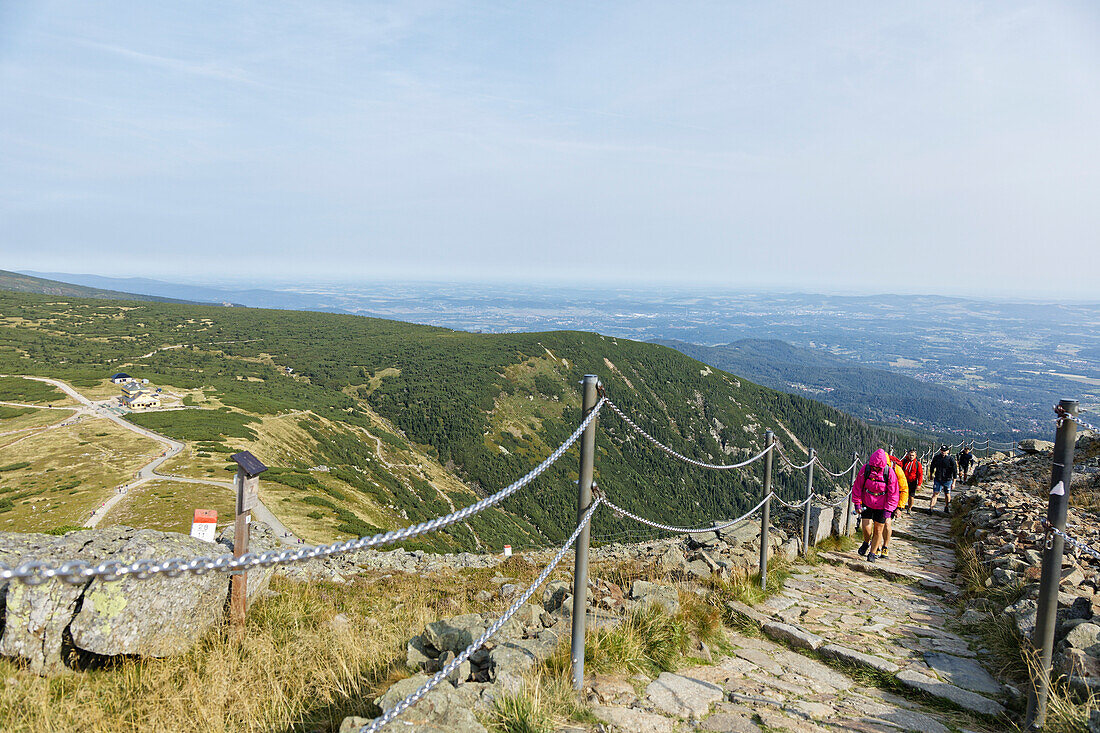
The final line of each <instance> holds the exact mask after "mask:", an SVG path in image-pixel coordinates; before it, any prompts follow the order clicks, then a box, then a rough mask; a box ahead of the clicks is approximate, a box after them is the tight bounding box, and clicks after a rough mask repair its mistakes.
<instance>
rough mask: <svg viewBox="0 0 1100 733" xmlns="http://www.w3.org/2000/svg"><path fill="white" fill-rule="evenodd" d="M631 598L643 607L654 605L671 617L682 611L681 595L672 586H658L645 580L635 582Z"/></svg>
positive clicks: (631, 589)
mask: <svg viewBox="0 0 1100 733" xmlns="http://www.w3.org/2000/svg"><path fill="white" fill-rule="evenodd" d="M630 597H631V598H633V599H634V600H635V601H638V602H639V604H641V605H646V604H649V603H654V604H656V605H658V606H660V607H661V608H663V609H664V610H665V611H666V612H667V613H668V614H669V615H670V616H672V615H675V614H676V613H677V612H678V611H679V610H680V593H679V592H678V591H677V590H676V589H675V588H673V587H672V586H670V585H658V584H657V583H649V582H646V581H644V580H635V581H634V585H633V586H631V588H630Z"/></svg>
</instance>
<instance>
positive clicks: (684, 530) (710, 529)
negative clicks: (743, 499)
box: [604, 492, 775, 534]
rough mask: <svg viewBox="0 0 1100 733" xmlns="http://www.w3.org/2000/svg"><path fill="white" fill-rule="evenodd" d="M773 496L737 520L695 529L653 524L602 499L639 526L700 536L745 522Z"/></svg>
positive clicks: (605, 498)
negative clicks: (644, 525)
mask: <svg viewBox="0 0 1100 733" xmlns="http://www.w3.org/2000/svg"><path fill="white" fill-rule="evenodd" d="M773 496H775V492H772V493H770V494H768V495H767V496H765V497H764V498H763V499H762V500H761V501H760V503H759V504H757V505H756V506H754V507H753V508H752V509H750V510H748V511H747V512H745V513H744V514H742V515H741V516H740V517H738V518H737V519H734V520H733V521H731V522H726V523H725V524H716V525H714V526H713V527H695V528H691V527H673V526H672V525H670V524H661V523H659V522H654V521H652V520H649V519H645V518H644V517H639V516H638V515H637V514H634V513H633V512H628V511H627V510H626V509H623V508H622V507H619V506H615V505H614V504H612V503H611V500H610V499H608V498H607V497H604V503H605V504H607V506H608V507H610V508H611V510H612V511H615V512H618V513H619V514H621V515H623V516H624V517H629V518H630V519H633V520H634V521H635V522H639V523H640V524H646V525H649V526H650V527H653V528H655V529H663V530H665V531H666V532H677V533H679V534H702V533H704V532H717V531H718V530H722V529H726V528H728V527H732V526H733V525H735V524H739V523H740V522H743V521H745V520H746V519H748V518H749V517H751V516H752V515H753V514H755V513H756V510H757V509H759V508H760V507H762V506H764V503H765V502H766V501H767V500H768V499H770V498H772V497H773Z"/></svg>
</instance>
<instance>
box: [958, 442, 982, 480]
mask: <svg viewBox="0 0 1100 733" xmlns="http://www.w3.org/2000/svg"><path fill="white" fill-rule="evenodd" d="M956 460H958V463H959V473H960V474H961V475H962V480H963V481H964V482H965V481H966V479H967V478H969V477H970V466H972V465H973V464H975V463H977V459H975V458H974V454H973V453H971V452H970V448H969V447H967V448H963V449H962V450H961V451H959V457H958V459H956Z"/></svg>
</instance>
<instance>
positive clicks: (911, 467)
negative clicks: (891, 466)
mask: <svg viewBox="0 0 1100 733" xmlns="http://www.w3.org/2000/svg"><path fill="white" fill-rule="evenodd" d="M901 468H902V470H903V471H905V480H906V481H908V482H909V501H908V503H907V505H906V507H905V511H907V512H909V513H910V514H912V513H913V497H914V496H916V495H917V489H919V488H920V485H921V484H923V483H924V465H923V464H922V463H921V462H920V459H919V458H917V452H916V451H915V450H910V451H909V452H908V453H906V454H905V459H904V460H903V461H902V462H901Z"/></svg>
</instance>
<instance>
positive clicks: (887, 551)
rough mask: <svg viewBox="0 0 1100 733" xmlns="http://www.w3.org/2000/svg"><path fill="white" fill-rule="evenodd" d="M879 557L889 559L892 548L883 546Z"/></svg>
mask: <svg viewBox="0 0 1100 733" xmlns="http://www.w3.org/2000/svg"><path fill="white" fill-rule="evenodd" d="M878 556H879V557H889V556H890V548H888V547H886V546H883V548H882V549H881V550H879V551H878Z"/></svg>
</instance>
